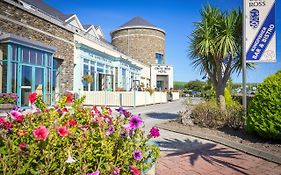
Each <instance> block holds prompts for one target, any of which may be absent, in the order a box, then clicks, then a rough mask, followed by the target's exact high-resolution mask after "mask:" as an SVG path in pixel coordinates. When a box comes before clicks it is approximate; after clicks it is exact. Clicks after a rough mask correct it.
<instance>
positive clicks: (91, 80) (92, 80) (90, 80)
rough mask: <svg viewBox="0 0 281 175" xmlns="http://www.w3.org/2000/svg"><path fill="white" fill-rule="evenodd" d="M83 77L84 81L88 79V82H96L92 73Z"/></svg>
mask: <svg viewBox="0 0 281 175" xmlns="http://www.w3.org/2000/svg"><path fill="white" fill-rule="evenodd" d="M82 79H83V80H84V81H86V82H87V83H93V82H94V78H93V76H92V75H83V77H82Z"/></svg>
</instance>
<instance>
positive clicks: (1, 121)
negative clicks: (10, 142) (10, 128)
mask: <svg viewBox="0 0 281 175" xmlns="http://www.w3.org/2000/svg"><path fill="white" fill-rule="evenodd" d="M5 121H6V120H5V119H4V118H3V117H0V125H2V124H4V122H5Z"/></svg>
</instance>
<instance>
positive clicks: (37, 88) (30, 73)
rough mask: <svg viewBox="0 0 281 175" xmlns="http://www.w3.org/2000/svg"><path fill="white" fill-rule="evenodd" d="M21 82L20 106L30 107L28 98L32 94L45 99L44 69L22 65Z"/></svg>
mask: <svg viewBox="0 0 281 175" xmlns="http://www.w3.org/2000/svg"><path fill="white" fill-rule="evenodd" d="M21 72H22V73H21V81H20V86H19V87H20V91H18V92H20V94H18V96H19V97H20V104H19V105H20V106H23V107H24V106H28V105H29V100H28V96H29V95H30V94H31V93H32V92H36V93H37V94H38V95H43V98H44V97H45V90H44V89H45V84H44V68H42V67H37V66H29V65H22V71H21Z"/></svg>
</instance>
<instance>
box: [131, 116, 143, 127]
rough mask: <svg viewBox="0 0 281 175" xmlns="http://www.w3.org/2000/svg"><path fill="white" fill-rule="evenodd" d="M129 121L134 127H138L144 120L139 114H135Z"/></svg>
mask: <svg viewBox="0 0 281 175" xmlns="http://www.w3.org/2000/svg"><path fill="white" fill-rule="evenodd" d="M129 123H130V127H131V128H132V129H137V128H138V127H139V126H140V125H141V124H142V123H143V121H142V119H141V118H140V117H139V116H136V115H134V116H133V117H132V118H131V119H130V121H129Z"/></svg>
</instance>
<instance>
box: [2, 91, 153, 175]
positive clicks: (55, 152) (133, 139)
mask: <svg viewBox="0 0 281 175" xmlns="http://www.w3.org/2000/svg"><path fill="white" fill-rule="evenodd" d="M69 98H70V97H66V96H65V97H63V98H62V99H61V100H60V101H59V102H58V105H57V106H55V107H54V108H47V107H46V104H44V103H43V101H42V98H41V96H37V94H35V93H33V94H32V95H31V96H30V102H31V103H32V106H31V110H30V111H29V112H27V111H20V110H17V111H11V112H10V113H9V117H8V118H0V128H1V129H0V134H1V135H0V174H80V175H84V174H90V175H119V174H122V175H123V174H124V175H129V174H133V175H139V174H140V173H141V171H146V170H147V169H149V168H151V167H152V166H153V163H154V162H155V161H156V159H157V158H158V156H159V148H158V147H157V146H156V145H151V144H147V142H148V141H149V139H150V138H152V137H158V136H159V130H158V129H157V128H152V129H151V131H150V134H149V135H145V134H144V132H143V130H142V129H141V127H143V121H142V119H141V117H140V116H139V115H132V114H130V113H129V112H128V111H126V110H124V109H123V108H118V109H117V111H118V112H119V115H118V116H116V117H113V116H112V110H111V109H110V108H109V107H106V106H104V107H102V108H101V110H99V109H98V108H97V107H96V106H93V107H92V108H85V107H83V106H82V102H83V100H84V98H85V97H82V98H80V99H76V100H75V101H74V102H73V103H72V106H71V108H66V107H65V104H66V102H67V101H68V102H69V101H70V100H69ZM148 160H149V161H148ZM151 160H152V161H151Z"/></svg>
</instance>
